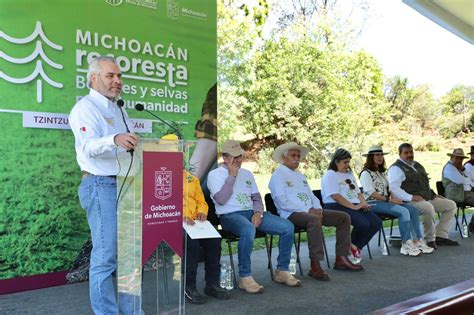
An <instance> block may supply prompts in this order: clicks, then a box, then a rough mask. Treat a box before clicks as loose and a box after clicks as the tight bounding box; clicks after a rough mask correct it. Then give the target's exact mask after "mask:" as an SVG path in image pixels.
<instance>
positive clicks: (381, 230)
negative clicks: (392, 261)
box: [379, 226, 390, 256]
mask: <svg viewBox="0 0 474 315" xmlns="http://www.w3.org/2000/svg"><path fill="white" fill-rule="evenodd" d="M380 232H382V235H383V242H384V243H385V248H386V249H387V254H388V255H389V256H390V248H389V247H388V244H387V237H386V236H385V231H384V229H383V226H382V228H381V229H380V231H379V237H380ZM379 244H380V241H379ZM379 246H380V245H379Z"/></svg>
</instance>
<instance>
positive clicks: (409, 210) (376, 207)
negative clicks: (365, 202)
mask: <svg viewBox="0 0 474 315" xmlns="http://www.w3.org/2000/svg"><path fill="white" fill-rule="evenodd" d="M370 204H371V205H372V208H371V210H372V212H373V213H380V214H387V215H391V216H394V217H397V218H398V227H399V229H400V235H401V236H402V241H403V242H406V241H408V240H409V239H414V240H417V239H418V240H421V239H422V238H423V235H422V234H421V230H420V217H419V214H418V209H416V208H415V207H413V206H411V205H409V204H406V203H403V204H401V205H397V204H394V203H391V202H385V201H373V202H370ZM412 233H413V234H412ZM412 235H413V237H412Z"/></svg>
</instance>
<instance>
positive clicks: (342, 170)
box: [321, 148, 382, 260]
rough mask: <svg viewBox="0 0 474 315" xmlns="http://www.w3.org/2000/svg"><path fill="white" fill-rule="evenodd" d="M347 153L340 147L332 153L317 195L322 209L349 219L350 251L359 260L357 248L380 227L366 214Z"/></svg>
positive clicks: (372, 214)
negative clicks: (321, 198) (319, 195)
mask: <svg viewBox="0 0 474 315" xmlns="http://www.w3.org/2000/svg"><path fill="white" fill-rule="evenodd" d="M351 159H352V156H351V154H350V153H349V152H348V151H347V150H345V149H342V148H339V149H337V150H336V152H334V154H333V156H332V158H331V162H330V163H329V167H328V169H327V171H326V173H325V174H324V176H323V178H322V184H321V194H322V197H323V203H324V208H325V209H332V210H339V211H344V212H346V213H347V214H349V216H350V217H351V224H352V226H353V229H352V232H351V240H352V245H351V252H352V255H353V256H354V257H355V258H356V259H358V260H360V259H361V253H360V251H361V249H362V248H363V247H364V246H365V245H367V243H369V241H370V239H371V238H372V236H374V235H375V233H377V231H378V230H380V228H381V227H382V220H380V218H379V217H378V216H377V215H375V214H374V213H373V212H372V211H370V205H369V204H368V203H367V201H366V200H365V198H364V195H363V194H362V192H361V191H360V189H359V187H358V186H357V182H356V179H355V177H354V174H352V171H351V168H350V163H351Z"/></svg>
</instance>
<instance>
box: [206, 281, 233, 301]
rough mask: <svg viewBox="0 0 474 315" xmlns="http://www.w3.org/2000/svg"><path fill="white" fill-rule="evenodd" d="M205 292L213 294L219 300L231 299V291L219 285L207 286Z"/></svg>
mask: <svg viewBox="0 0 474 315" xmlns="http://www.w3.org/2000/svg"><path fill="white" fill-rule="evenodd" d="M204 293H205V294H206V295H209V296H212V297H213V298H216V299H218V300H228V299H230V295H229V292H227V290H226V289H223V288H221V287H220V286H218V285H215V284H214V285H211V286H206V287H205V288H204Z"/></svg>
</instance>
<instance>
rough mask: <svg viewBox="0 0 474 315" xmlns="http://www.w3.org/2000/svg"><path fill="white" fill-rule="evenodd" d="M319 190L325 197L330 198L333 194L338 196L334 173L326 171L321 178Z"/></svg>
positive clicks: (337, 185) (336, 179) (337, 183)
mask: <svg viewBox="0 0 474 315" xmlns="http://www.w3.org/2000/svg"><path fill="white" fill-rule="evenodd" d="M321 186H322V187H321V189H322V190H323V191H324V194H325V195H327V196H332V195H334V194H340V193H341V192H340V191H339V179H338V178H337V175H336V173H335V172H334V171H327V172H326V175H325V176H323V180H322V183H321Z"/></svg>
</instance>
